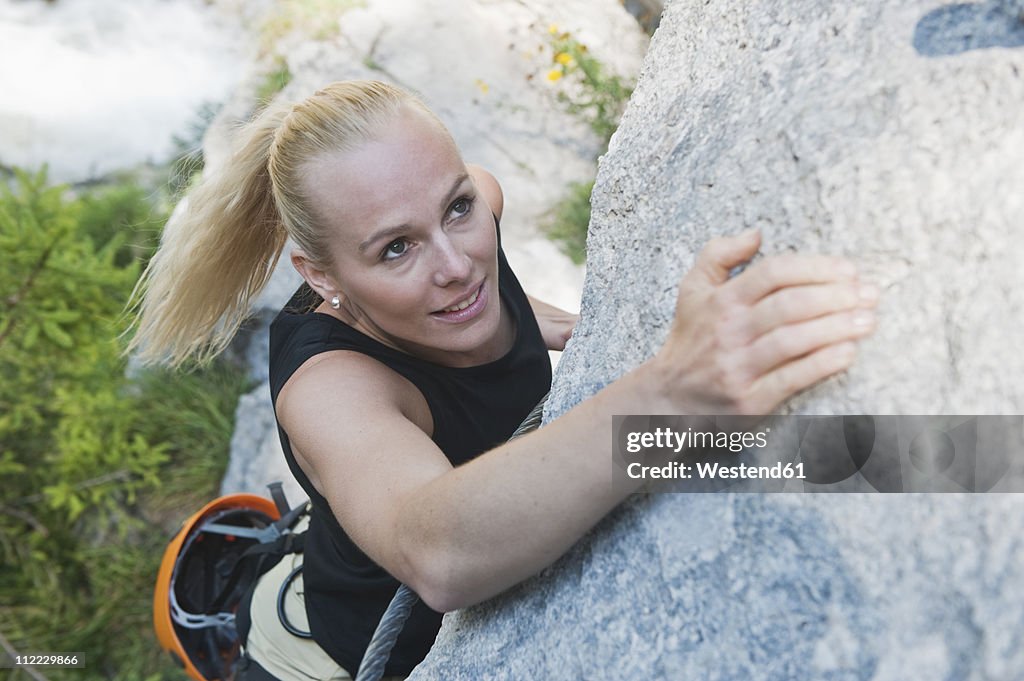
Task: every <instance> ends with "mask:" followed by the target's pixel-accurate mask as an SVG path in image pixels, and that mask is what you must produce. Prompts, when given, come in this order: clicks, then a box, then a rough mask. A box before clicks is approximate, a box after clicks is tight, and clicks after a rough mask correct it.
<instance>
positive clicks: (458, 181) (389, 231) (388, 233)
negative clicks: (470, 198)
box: [359, 173, 469, 254]
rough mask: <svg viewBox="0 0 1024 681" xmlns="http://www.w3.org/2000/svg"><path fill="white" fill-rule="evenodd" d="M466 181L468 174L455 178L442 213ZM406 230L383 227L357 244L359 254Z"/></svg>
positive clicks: (443, 203)
mask: <svg viewBox="0 0 1024 681" xmlns="http://www.w3.org/2000/svg"><path fill="white" fill-rule="evenodd" d="M468 179H469V173H461V174H460V175H459V176H458V177H456V178H455V182H453V183H452V188H451V189H449V190H448V194H447V195H445V197H444V199H443V200H442V201H441V210H442V211H444V210H446V209H447V208H448V204H449V203H451V200H452V198H453V197H454V196H455V195H456V194H457V193H458V191H459V187H461V186H462V183H463V182H465V181H466V180H468ZM408 229H409V225H407V224H401V225H395V226H394V227H385V228H384V229H382V230H380V231H377V232H374V233H373V234H371V235H370V236H369V237H367V238H366V240H365V241H363V243H361V244H359V253H360V254H362V253H365V252H366V249H368V248H369V247H370V246H372V245H373V244H374V243H376V242H378V241H380V240H382V239H389V238H392V237H397V236H401V235H402V233H404V232H406V231H407V230H408Z"/></svg>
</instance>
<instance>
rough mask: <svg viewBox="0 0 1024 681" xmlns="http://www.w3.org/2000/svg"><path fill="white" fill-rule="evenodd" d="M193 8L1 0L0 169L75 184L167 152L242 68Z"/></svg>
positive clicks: (233, 29)
mask: <svg viewBox="0 0 1024 681" xmlns="http://www.w3.org/2000/svg"><path fill="white" fill-rule="evenodd" d="M231 19H232V17H231V16H230V15H228V14H227V13H225V12H223V11H221V10H218V9H217V8H216V7H215V6H208V5H207V4H205V3H204V2H202V1H201V0H57V2H54V3H52V4H51V3H47V2H44V1H43V0H0V64H2V67H0V163H2V164H4V165H7V166H12V165H17V166H24V167H29V168H37V167H39V166H41V165H42V164H43V163H48V164H49V167H50V178H51V179H53V180H59V181H80V180H85V179H89V178H91V177H96V176H98V175H103V174H105V173H109V172H111V171H113V170H116V169H119V168H128V167H132V166H135V165H137V164H139V163H142V162H147V161H155V162H159V161H163V160H166V159H167V158H168V157H169V156H170V154H171V153H172V150H173V146H172V137H173V136H174V135H175V134H178V135H184V134H186V133H187V131H188V128H189V124H190V123H191V122H193V121H194V120H196V115H197V111H198V110H199V108H200V107H201V106H202V105H203V103H204V102H221V101H223V100H225V99H226V98H227V97H228V95H229V94H230V92H231V91H232V90H233V88H234V87H235V86H236V85H237V84H238V82H239V81H240V80H241V79H242V78H243V77H244V75H245V74H246V69H247V68H248V65H249V64H250V63H251V61H252V60H251V57H250V56H249V54H248V50H249V44H248V42H247V41H248V38H247V36H246V33H245V32H244V31H243V29H242V28H241V27H240V26H237V23H238V22H237V20H235V21H232V20H231Z"/></svg>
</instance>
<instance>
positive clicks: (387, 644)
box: [355, 395, 548, 681]
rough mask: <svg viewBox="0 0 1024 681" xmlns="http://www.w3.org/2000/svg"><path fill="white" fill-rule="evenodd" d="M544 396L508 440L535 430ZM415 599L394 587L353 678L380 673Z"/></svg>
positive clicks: (372, 680)
mask: <svg viewBox="0 0 1024 681" xmlns="http://www.w3.org/2000/svg"><path fill="white" fill-rule="evenodd" d="M547 399H548V396H547V395H545V396H544V397H542V398H541V400H540V402H538V403H537V406H536V407H534V408H533V411H531V412H530V413H529V415H528V416H527V417H526V419H525V420H524V421H523V422H522V423H521V424H519V427H518V428H516V430H515V432H514V433H512V436H511V437H510V438H509V441H511V440H514V439H516V438H517V437H520V436H521V435H525V434H526V433H529V432H530V431H531V430H535V429H536V428H537V427H538V426H539V425H540V421H541V418H542V417H543V415H544V403H545V402H546V401H547ZM419 599H420V597H419V596H417V595H416V593H415V592H414V591H413V590H412V589H410V588H409V587H407V586H406V585H405V584H402V585H400V586H399V587H398V591H397V592H395V597H394V598H392V599H391V603H389V604H388V608H387V610H385V611H384V615H383V616H382V617H381V618H380V623H379V624H377V629H376V630H375V631H374V632H373V638H371V639H370V645H368V646H367V647H366V652H365V653H364V654H363V661H362V662H360V663H359V673H358V674H356V678H355V681H380V678H381V677H382V676H384V666H385V665H386V664H387V663H388V658H389V657H391V649H392V648H394V647H395V642H396V641H397V640H398V635H399V634H401V633H402V627H404V626H405V621H406V620H407V619H409V613H411V612H412V606H414V605H416V602H417V601H419Z"/></svg>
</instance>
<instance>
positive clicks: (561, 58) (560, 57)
mask: <svg viewBox="0 0 1024 681" xmlns="http://www.w3.org/2000/svg"><path fill="white" fill-rule="evenodd" d="M555 61H556V62H558V63H559V64H561V65H562V66H568V65H569V64H571V63H572V56H570V55H569V54H568V53H566V52H559V53H558V54H556V55H555Z"/></svg>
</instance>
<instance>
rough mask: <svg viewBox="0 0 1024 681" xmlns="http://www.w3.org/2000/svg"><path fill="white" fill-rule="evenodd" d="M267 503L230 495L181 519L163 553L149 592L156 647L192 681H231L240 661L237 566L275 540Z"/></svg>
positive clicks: (274, 511) (273, 515)
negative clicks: (260, 546) (255, 547)
mask: <svg viewBox="0 0 1024 681" xmlns="http://www.w3.org/2000/svg"><path fill="white" fill-rule="evenodd" d="M280 517H281V514H280V512H279V511H278V508H277V506H276V505H275V504H274V502H273V501H271V500H270V499H266V498H264V497H261V496H258V495H256V494H229V495H227V496H223V497H220V498H218V499H214V500H213V501H211V502H210V503H208V504H207V505H206V506H204V507H203V508H202V509H200V510H199V511H198V512H197V513H195V514H194V515H192V517H190V518H189V519H188V520H186V521H185V522H184V523H183V524H182V526H181V529H180V530H179V531H178V533H177V534H176V535H175V536H174V538H173V539H172V540H171V543H170V544H168V546H167V550H166V551H164V557H163V561H162V562H161V563H160V572H159V573H158V575H157V580H156V590H155V591H154V593H153V627H154V628H155V629H156V637H157V639H158V640H159V641H160V646H161V647H162V648H164V649H165V650H167V651H168V652H169V653H170V654H171V657H172V658H173V659H174V660H175V661H176V662H177V663H178V664H180V665H181V666H182V667H183V668H184V669H185V673H186V674H188V675H189V676H190V677H191V678H193V679H195V680H196V681H214V680H215V679H229V678H231V673H232V669H233V667H234V664H235V662H236V661H237V659H238V657H239V645H238V634H237V632H236V631H235V621H234V620H235V610H237V608H238V604H239V602H240V601H241V599H242V597H243V596H244V592H245V587H246V586H247V584H246V583H245V580H240V579H239V574H238V570H236V565H238V563H239V559H240V558H241V557H242V555H243V554H244V553H245V551H246V550H247V549H249V547H251V546H253V545H255V544H259V543H265V542H267V541H270V540H272V539H273V538H275V537H276V536H277V535H278V534H279V533H280V531H279V528H278V527H276V526H275V525H274V522H275V521H277V520H279V519H280Z"/></svg>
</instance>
